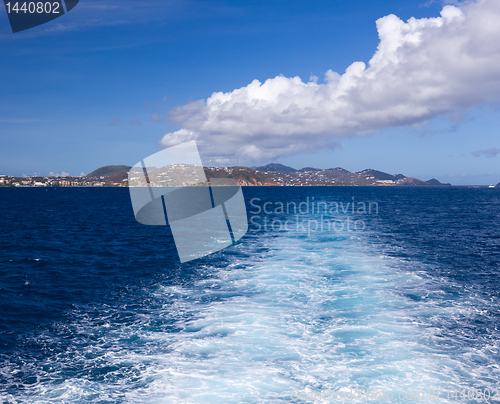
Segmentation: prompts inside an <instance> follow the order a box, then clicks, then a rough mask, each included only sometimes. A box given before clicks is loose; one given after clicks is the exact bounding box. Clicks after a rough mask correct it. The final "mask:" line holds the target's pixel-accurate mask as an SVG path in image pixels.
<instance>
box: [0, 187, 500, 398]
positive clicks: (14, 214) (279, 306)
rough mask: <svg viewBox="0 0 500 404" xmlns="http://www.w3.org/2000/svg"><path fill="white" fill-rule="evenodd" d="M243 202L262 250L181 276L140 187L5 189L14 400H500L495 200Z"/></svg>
mask: <svg viewBox="0 0 500 404" xmlns="http://www.w3.org/2000/svg"><path fill="white" fill-rule="evenodd" d="M243 191H244V195H245V200H246V202H247V210H248V215H249V220H251V222H250V223H251V224H250V228H249V232H248V233H247V235H246V236H244V237H243V238H242V239H241V240H240V241H239V242H238V243H236V244H235V245H233V246H232V247H229V248H227V249H224V250H222V251H220V252H218V253H215V254H212V255H210V256H207V257H205V258H202V259H198V260H195V261H191V262H188V263H184V264H180V262H179V259H178V257H177V252H176V249H175V245H174V242H173V238H172V236H171V234H170V233H169V230H168V228H164V227H152V226H143V225H140V224H138V223H136V222H135V220H134V215H133V212H132V208H131V205H130V200H129V195H128V190H127V189H123V188H121V189H120V188H102V189H94V188H49V189H34V188H17V189H14V188H0V212H2V216H1V224H0V228H1V230H2V231H1V233H0V245H1V249H0V402H1V403H287V402H290V403H300V402H328V401H330V402H332V401H334V400H333V398H332V396H330V399H324V397H325V396H323V397H320V396H319V393H320V392H322V391H324V390H329V391H333V392H336V395H335V397H334V398H335V401H336V402H354V401H356V402H412V401H423V400H422V399H421V398H422V397H423V398H424V400H425V401H427V402H431V400H430V399H431V398H432V397H433V396H431V395H430V393H429V392H432V391H433V392H436V391H437V390H439V391H440V395H439V402H445V403H469V402H470V403H472V402H479V401H485V400H484V398H481V399H475V398H473V397H472V398H471V395H470V390H471V389H479V390H481V391H483V392H484V391H485V390H488V391H489V392H490V394H491V396H494V395H495V393H494V392H495V389H499V388H500V383H499V382H500V367H499V366H500V347H499V344H500V343H499V341H500V339H499V337H500V330H499V324H500V321H499V320H500V305H499V302H500V292H499V285H500V282H499V281H500V191H499V190H498V189H485V188H424V187H422V188H391V187H379V188H374V187H289V188H288V187H245V188H243ZM301 204H302V205H301ZM353 204H354V207H355V209H354V210H353V209H352V207H353ZM370 208H371V210H370ZM295 209H296V210H295ZM352 389H354V390H356V389H358V390H359V389H364V390H370V391H385V392H392V393H393V396H394V398H393V399H392V400H390V399H388V396H385V398H378V399H375V397H372V399H369V397H364V398H360V399H358V400H352V399H350V398H346V397H347V396H346V394H345V393H347V392H349V391H351V390H352ZM447 391H448V392H447ZM450 391H451V392H453V391H457V392H458V394H456V393H455V396H454V395H453V393H452V394H451V395H450V393H449V392H450ZM463 391H465V395H464V396H462V397H460V393H462V392H463ZM414 392H424V393H425V394H426V396H422V397H421V396H419V397H418V398H417V399H413V398H412V397H410V396H407V394H408V393H414ZM399 393H402V394H403V395H402V396H401V395H400V396H399V398H398V394H399ZM467 393H469V396H468V397H467ZM307 394H309V396H307ZM338 394H344V395H343V396H340V395H338ZM497 394H498V393H497ZM342 397H343V398H342ZM409 397H410V398H409ZM435 397H436V396H434V398H435ZM497 398H500V394H498V395H497ZM308 399H309V401H307V400H308ZM436 401H437V400H434V402H436ZM489 401H491V402H495V401H493V400H492V399H490V400H489Z"/></svg>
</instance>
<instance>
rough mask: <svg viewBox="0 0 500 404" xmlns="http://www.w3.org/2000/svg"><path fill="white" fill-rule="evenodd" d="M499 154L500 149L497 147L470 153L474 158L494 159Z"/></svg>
mask: <svg viewBox="0 0 500 404" xmlns="http://www.w3.org/2000/svg"><path fill="white" fill-rule="evenodd" d="M499 154H500V149H499V148H497V147H493V148H491V149H485V150H477V151H475V152H472V155H473V156H474V157H480V156H485V157H496V156H498V155H499Z"/></svg>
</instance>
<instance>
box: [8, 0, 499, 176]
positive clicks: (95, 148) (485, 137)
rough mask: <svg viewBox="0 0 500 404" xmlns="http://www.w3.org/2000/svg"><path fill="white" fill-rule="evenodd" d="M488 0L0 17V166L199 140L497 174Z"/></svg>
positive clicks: (120, 7)
mask: <svg viewBox="0 0 500 404" xmlns="http://www.w3.org/2000/svg"><path fill="white" fill-rule="evenodd" d="M499 20H500V2H498V1H497V0H480V1H468V2H464V1H462V2H457V1H453V2H450V1H448V2H442V1H437V0H435V1H433V0H430V1H429V0H423V1H413V0H404V1H402V0H400V1H396V0H384V1H379V0H369V1H368V0H349V1H347V0H326V1H308V2H305V1H303V0H300V1H295V0H286V1H272V0H266V1H250V0H247V1H238V0H231V1H210V0H203V1H191V0H188V1H169V0H150V1H141V2H137V1H131V0H80V3H79V4H78V5H77V7H75V8H74V9H73V10H72V11H70V12H69V13H67V14H66V15H64V16H62V17H60V18H58V19H56V20H53V21H51V22H48V23H46V24H43V25H41V26H39V27H35V28H32V29H29V30H26V31H23V32H18V33H15V34H13V33H12V31H11V29H10V25H9V21H8V18H7V12H6V11H4V10H3V9H2V10H0V49H1V57H0V75H1V81H0V174H9V175H23V174H25V175H33V174H35V173H38V174H42V175H49V174H51V173H52V174H66V173H67V174H69V175H75V176H76V175H81V174H82V173H83V174H88V173H89V172H91V171H93V170H95V169H96V168H99V167H101V166H104V165H111V164H125V165H130V166H132V165H134V164H136V163H137V162H138V161H140V160H141V159H143V158H145V157H147V156H149V155H150V154H153V153H155V152H157V151H159V150H161V148H164V147H169V146H172V145H174V144H178V143H181V142H184V141H189V140H196V142H197V144H198V146H199V149H200V153H201V155H202V160H203V162H204V164H205V165H236V164H239V165H247V166H257V165H263V164H267V163H271V162H279V163H282V164H286V165H289V166H292V167H294V168H301V167H305V166H309V167H318V168H333V167H343V168H345V169H348V170H350V171H361V170H363V169H367V168H371V169H376V170H380V171H384V172H388V173H391V174H398V173H401V174H404V175H406V176H409V177H415V178H419V179H423V180H428V179H430V178H433V177H434V178H437V179H439V180H440V181H442V182H450V183H452V184H454V185H489V184H497V183H498V182H500V140H499V139H500V136H499V133H498V132H499V130H498V128H500V108H499V101H500V25H499V24H498V21H499Z"/></svg>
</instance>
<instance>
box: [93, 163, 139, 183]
mask: <svg viewBox="0 0 500 404" xmlns="http://www.w3.org/2000/svg"><path fill="white" fill-rule="evenodd" d="M131 168H132V167H130V166H104V167H101V168H98V169H97V170H94V171H92V172H91V173H90V174H87V175H85V176H84V178H85V179H88V180H102V181H103V182H106V183H120V182H122V181H123V180H125V179H127V178H128V172H129V170H130V169H131Z"/></svg>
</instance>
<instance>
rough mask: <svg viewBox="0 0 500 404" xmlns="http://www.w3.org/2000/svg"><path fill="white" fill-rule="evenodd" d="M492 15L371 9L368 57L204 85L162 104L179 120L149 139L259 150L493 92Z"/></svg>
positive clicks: (213, 151) (496, 94) (373, 126)
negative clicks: (305, 71)
mask: <svg viewBox="0 0 500 404" xmlns="http://www.w3.org/2000/svg"><path fill="white" fill-rule="evenodd" d="M498 21H500V1H498V0H480V1H478V2H477V3H471V4H468V5H461V6H460V7H455V6H445V7H444V8H443V10H442V11H441V16H440V17H436V18H422V19H415V18H410V19H409V20H408V21H407V22H403V21H402V20H400V19H399V18H398V17H396V16H395V15H389V16H386V17H383V18H380V19H379V20H377V23H376V24H377V30H378V34H379V38H380V42H379V45H378V48H377V50H376V52H375V54H374V56H373V57H372V59H371V60H370V61H369V63H368V66H366V65H365V64H364V63H363V62H354V63H353V64H351V66H349V67H348V68H347V69H346V71H345V73H344V74H342V75H340V74H338V73H336V72H333V71H331V70H329V71H328V72H326V74H325V79H324V82H323V83H319V84H318V82H317V79H316V77H314V76H312V77H311V78H310V81H309V82H303V81H302V80H301V79H300V78H299V77H291V78H287V77H284V76H278V77H275V78H272V79H268V80H266V81H265V82H264V83H260V82H259V81H258V80H254V81H253V82H252V83H250V84H249V85H247V86H246V87H242V88H238V89H235V90H233V91H232V92H228V93H223V92H216V93H213V94H212V96H211V97H209V98H208V99H207V100H200V101H196V102H192V103H189V104H187V105H184V106H181V107H177V108H174V109H173V110H171V111H169V113H168V114H169V116H170V118H171V119H172V120H173V121H175V122H177V123H178V124H179V126H180V127H181V129H180V130H179V131H176V132H172V133H168V134H166V135H165V136H164V137H163V139H162V140H161V141H160V143H159V145H160V146H161V147H168V146H171V145H173V144H175V143H176V142H181V141H184V139H187V140H191V139H196V140H197V143H198V145H199V146H200V150H201V152H202V154H203V155H204V156H205V157H213V158H220V159H224V158H228V157H231V156H239V157H242V158H249V159H269V158H274V157H277V156H280V155H291V154H296V153H302V152H313V151H316V150H319V149H322V148H325V147H330V148H334V147H336V146H337V141H338V139H341V138H343V137H348V136H363V135H368V134H370V133H372V132H373V131H376V130H378V129H382V128H387V127H396V126H403V125H409V124H414V123H422V122H425V121H428V120H429V119H432V118H435V117H437V116H439V115H442V114H445V113H449V112H451V111H458V110H462V111H464V110H467V109H468V108H471V107H474V106H478V105H481V104H485V103H489V102H496V101H499V100H500V24H499V23H498Z"/></svg>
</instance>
